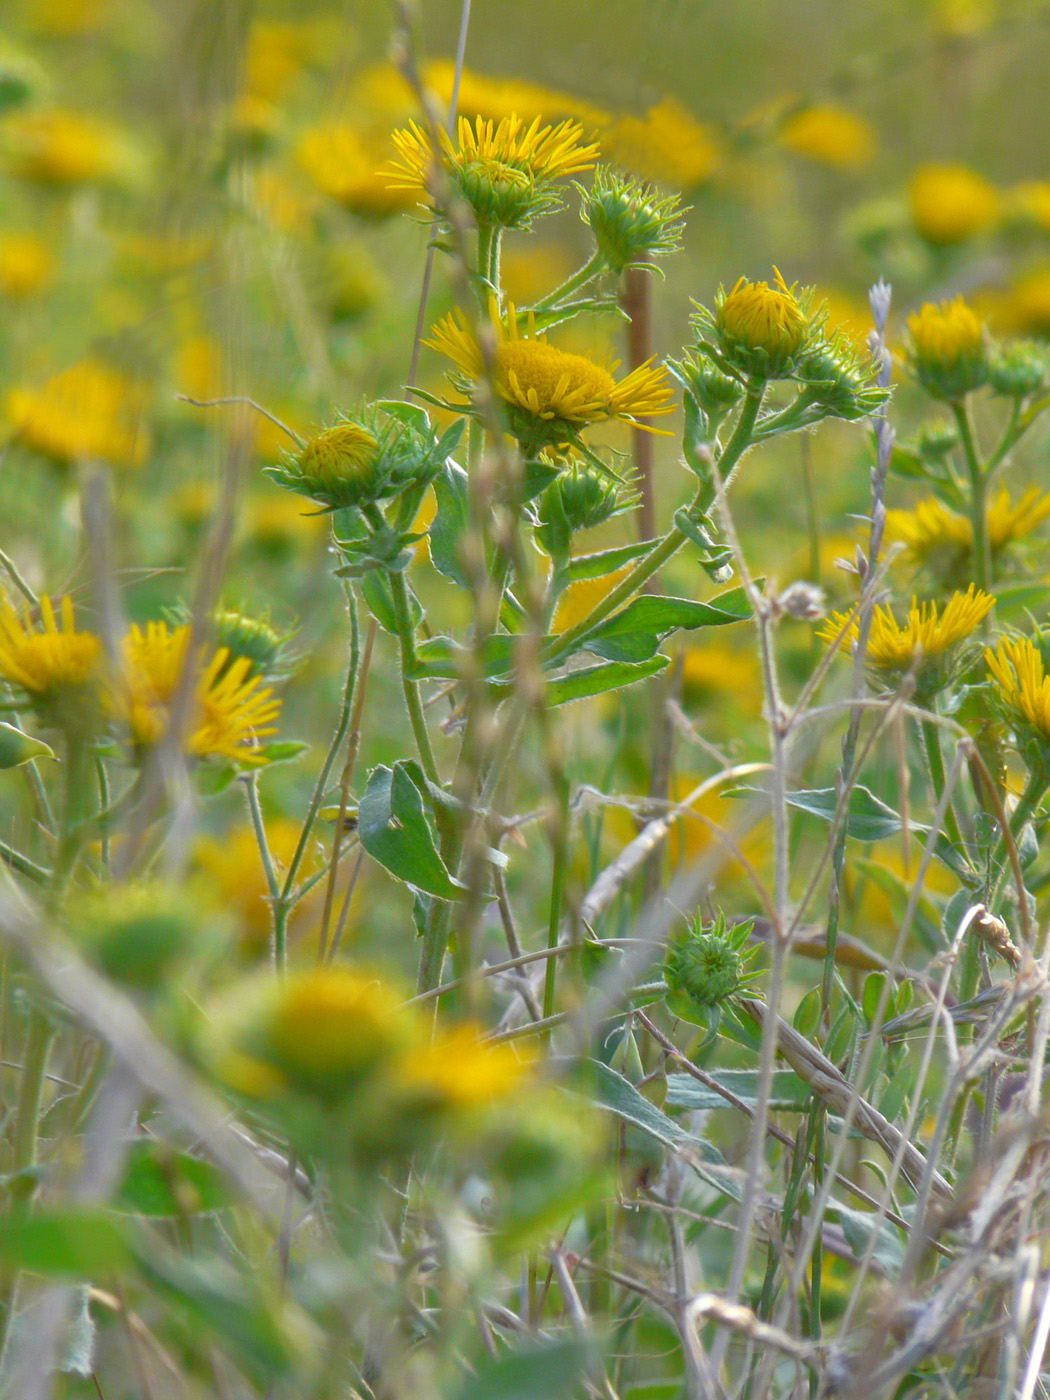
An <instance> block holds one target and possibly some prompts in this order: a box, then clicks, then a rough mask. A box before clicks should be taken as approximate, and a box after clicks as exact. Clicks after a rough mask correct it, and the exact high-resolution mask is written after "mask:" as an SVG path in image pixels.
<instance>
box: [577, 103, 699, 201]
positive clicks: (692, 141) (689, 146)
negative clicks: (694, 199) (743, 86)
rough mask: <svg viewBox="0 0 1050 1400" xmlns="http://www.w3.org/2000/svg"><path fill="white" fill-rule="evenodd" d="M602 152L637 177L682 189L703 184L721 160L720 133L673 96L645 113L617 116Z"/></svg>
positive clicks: (607, 133)
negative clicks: (717, 135)
mask: <svg viewBox="0 0 1050 1400" xmlns="http://www.w3.org/2000/svg"><path fill="white" fill-rule="evenodd" d="M602 154H603V155H604V156H605V158H606V159H607V160H609V161H611V162H612V163H613V164H615V165H618V166H622V167H623V169H625V170H628V171H630V173H631V174H632V175H640V176H641V177H642V178H643V179H644V180H653V181H655V182H657V183H658V184H663V185H669V186H671V187H672V188H674V189H679V190H690V189H695V187H696V186H697V185H702V184H703V183H704V182H705V181H706V180H709V179H710V178H711V176H712V175H713V174H714V173H715V172H716V170H717V169H718V166H719V164H720V163H721V150H720V147H719V144H718V139H717V137H716V135H715V133H714V131H712V129H711V128H710V127H709V126H704V125H703V124H702V123H700V122H698V121H697V120H696V118H695V117H694V116H693V115H692V113H690V112H689V111H687V110H686V108H685V107H683V106H682V104H681V103H680V102H678V101H677V100H676V99H675V98H673V97H665V98H664V99H663V100H662V101H661V102H658V103H657V104H656V106H654V107H650V108H649V110H648V111H647V112H646V113H645V115H644V116H642V117H636V116H630V115H625V116H621V117H619V118H617V119H616V120H615V121H614V122H613V124H612V126H610V127H609V129H608V130H607V131H605V132H604V133H603V135H602Z"/></svg>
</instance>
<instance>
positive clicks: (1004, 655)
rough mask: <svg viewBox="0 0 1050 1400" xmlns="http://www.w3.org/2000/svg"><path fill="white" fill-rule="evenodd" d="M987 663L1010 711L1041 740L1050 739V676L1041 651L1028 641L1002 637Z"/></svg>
mask: <svg viewBox="0 0 1050 1400" xmlns="http://www.w3.org/2000/svg"><path fill="white" fill-rule="evenodd" d="M984 659H985V661H986V662H987V663H988V670H989V673H990V679H991V680H993V681H994V682H995V684H996V686H997V688H998V691H999V695H1000V697H1001V699H1002V701H1003V704H1004V705H1005V706H1006V707H1007V709H1008V710H1011V711H1012V712H1013V714H1014V717H1015V718H1016V719H1017V720H1019V721H1020V722H1021V723H1022V724H1026V725H1030V726H1031V728H1032V729H1034V730H1036V732H1037V733H1038V734H1039V736H1040V737H1041V738H1043V739H1050V676H1048V675H1047V674H1046V670H1045V668H1044V665H1043V658H1042V654H1041V653H1040V651H1039V648H1038V647H1036V646H1035V645H1034V644H1033V643H1032V642H1030V641H1029V640H1028V638H1027V637H1017V638H1010V637H1001V638H1000V639H999V644H998V646H997V647H996V648H995V650H994V651H993V650H992V648H991V647H989V648H988V649H987V650H986V651H985V653H984Z"/></svg>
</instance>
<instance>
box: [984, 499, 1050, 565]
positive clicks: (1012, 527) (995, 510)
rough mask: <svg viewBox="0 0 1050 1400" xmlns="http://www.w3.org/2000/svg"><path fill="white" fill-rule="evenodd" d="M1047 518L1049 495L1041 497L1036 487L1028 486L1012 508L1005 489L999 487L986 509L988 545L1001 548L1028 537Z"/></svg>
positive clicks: (1049, 502) (1049, 511)
mask: <svg viewBox="0 0 1050 1400" xmlns="http://www.w3.org/2000/svg"><path fill="white" fill-rule="evenodd" d="M1047 516H1050V494H1047V495H1041V494H1040V492H1039V488H1038V487H1037V486H1029V488H1028V490H1027V491H1026V492H1025V493H1024V495H1023V496H1022V497H1021V499H1020V500H1019V501H1018V502H1017V504H1016V505H1013V504H1011V501H1010V495H1009V492H1008V491H1007V489H1006V487H1005V486H1000V488H999V494H998V496H996V498H995V500H994V501H993V502H992V504H991V505H990V506H989V507H988V543H989V544H990V545H991V547H992V549H993V550H994V549H1002V548H1003V546H1004V545H1008V544H1012V543H1013V541H1014V540H1019V539H1022V538H1023V537H1024V536H1025V535H1030V534H1031V533H1032V531H1033V530H1034V529H1035V528H1036V526H1038V525H1040V524H1042V522H1043V521H1044V520H1045V519H1046V518H1047Z"/></svg>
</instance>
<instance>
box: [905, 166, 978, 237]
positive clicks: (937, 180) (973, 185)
mask: <svg viewBox="0 0 1050 1400" xmlns="http://www.w3.org/2000/svg"><path fill="white" fill-rule="evenodd" d="M908 202H909V205H910V207H911V215H912V219H913V221H914V223H915V228H916V230H917V231H918V233H919V235H920V236H921V237H922V238H925V240H926V242H927V243H933V244H935V245H937V246H946V245H948V244H952V243H963V242H965V240H966V239H968V238H974V237H976V236H977V234H979V233H984V232H985V231H986V230H987V229H989V228H991V226H992V224H994V223H995V221H996V219H997V218H998V216H999V195H998V192H997V191H996V189H995V187H994V186H993V185H990V184H989V183H988V181H987V180H985V179H984V178H983V177H982V176H980V175H978V174H976V173H975V172H974V171H973V170H969V169H968V168H967V167H966V166H965V165H920V166H919V167H918V168H917V169H916V171H915V172H914V174H913V175H912V177H911V180H910V181H909V183H908Z"/></svg>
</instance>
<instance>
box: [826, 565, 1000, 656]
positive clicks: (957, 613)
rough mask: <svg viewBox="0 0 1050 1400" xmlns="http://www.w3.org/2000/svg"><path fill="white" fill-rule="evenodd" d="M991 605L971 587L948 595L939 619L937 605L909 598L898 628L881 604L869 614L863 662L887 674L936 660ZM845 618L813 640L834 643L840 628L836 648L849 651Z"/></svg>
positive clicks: (853, 623) (851, 638) (853, 625)
mask: <svg viewBox="0 0 1050 1400" xmlns="http://www.w3.org/2000/svg"><path fill="white" fill-rule="evenodd" d="M994 606H995V599H994V598H992V597H991V596H990V595H989V594H987V593H983V592H982V591H981V590H980V589H978V588H976V587H975V586H974V585H973V584H972V583H971V584H970V586H969V588H968V589H967V590H966V592H965V593H953V594H952V596H951V597H950V598H949V599H948V601H947V603H946V604H945V605H944V611H943V612H942V613H941V614H940V615H939V616H938V613H937V604H936V603H919V602H918V600H917V599H915V598H913V599H912V602H911V607H910V609H909V610H908V617H907V620H906V621H905V622H904V623H903V624H901V623H899V622H898V621H897V620H896V618H895V617H894V616H893V613H892V611H891V610H890V608H889V607H888V606H887V605H886V604H880V605H879V606H878V607H876V608H875V610H874V612H873V613H872V618H871V631H870V633H869V635H868V648H867V651H866V653H865V660H866V662H867V663H868V665H869V666H872V667H874V668H875V670H877V671H891V672H893V671H897V672H899V671H906V670H908V668H909V667H910V666H911V665H912V664H913V663H914V662H916V661H921V660H936V659H937V658H939V657H943V656H945V655H946V654H947V653H949V652H951V651H952V650H953V649H954V648H955V647H956V646H957V645H958V644H959V643H960V642H962V641H964V640H965V639H966V638H967V637H968V636H970V634H971V633H972V632H973V631H974V630H975V629H976V628H977V627H978V626H979V625H980V623H981V622H982V621H983V619H984V618H985V617H987V616H988V613H989V612H990V611H991V609H992V608H993V607H994ZM850 616H851V615H850V614H849V613H834V614H832V616H831V617H830V618H829V619H828V620H827V621H826V622H825V623H824V624H823V625H822V626H821V627H820V628H819V629H818V631H817V635H818V637H820V638H821V640H822V641H825V642H834V641H835V639H836V638H837V637H838V636H839V634H840V632H842V629H843V627H845V628H846V630H845V633H844V635H843V636H842V638H841V641H840V645H841V647H842V649H843V651H849V650H850V649H851V647H852V646H853V645H854V644H855V643H856V641H857V636H858V628H857V620H856V617H855V616H853V618H852V620H850ZM847 622H848V623H849V625H848V626H846V624H847Z"/></svg>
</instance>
